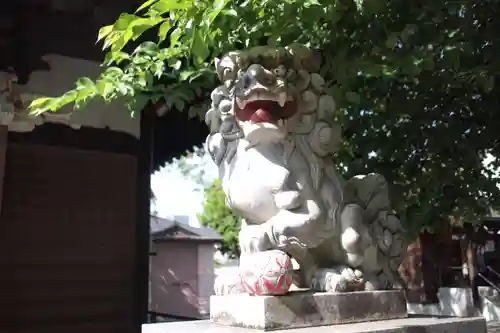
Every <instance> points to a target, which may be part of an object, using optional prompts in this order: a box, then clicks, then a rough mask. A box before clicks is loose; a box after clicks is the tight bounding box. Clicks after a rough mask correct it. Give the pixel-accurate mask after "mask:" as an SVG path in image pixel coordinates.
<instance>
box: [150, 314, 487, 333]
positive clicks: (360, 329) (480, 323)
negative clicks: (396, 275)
mask: <svg viewBox="0 0 500 333" xmlns="http://www.w3.org/2000/svg"><path fill="white" fill-rule="evenodd" d="M259 332H262V331H261V330H255V329H248V328H241V327H229V326H219V325H216V324H214V323H212V322H210V321H208V320H200V321H184V322H177V323H159V324H146V325H143V326H142V333H259ZM285 332H286V333H486V320H484V318H482V317H481V318H477V317H476V318H433V317H416V318H403V319H391V320H379V321H373V322H364V323H355V324H344V325H332V326H321V327H307V328H297V329H293V330H283V331H281V330H280V331H276V333H285Z"/></svg>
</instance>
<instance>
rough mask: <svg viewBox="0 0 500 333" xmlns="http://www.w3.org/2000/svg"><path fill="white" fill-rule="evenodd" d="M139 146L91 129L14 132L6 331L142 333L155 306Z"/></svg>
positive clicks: (5, 258)
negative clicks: (142, 219)
mask: <svg viewBox="0 0 500 333" xmlns="http://www.w3.org/2000/svg"><path fill="white" fill-rule="evenodd" d="M138 147H139V144H138V140H136V139H135V138H133V137H131V136H128V135H126V134H120V133H113V132H111V131H108V130H99V129H90V128H82V129H81V130H77V131H75V130H72V129H70V128H68V127H65V126H62V125H44V126H42V127H38V128H37V129H36V130H35V131H34V132H32V133H25V134H22V133H9V135H8V142H7V149H6V158H5V168H4V182H3V200H2V211H1V214H0V271H1V272H2V273H1V274H0V293H1V294H2V297H0V309H1V310H0V332H2V333H3V332H5V333H21V332H23V333H24V332H26V333H28V332H47V333H48V332H51V333H58V332H60V333H63V332H64V333H66V332H73V333H78V332H81V333H84V332H85V333H86V332H102V333H112V332H125V333H128V332H130V333H132V332H138V330H139V329H140V321H141V320H142V321H144V320H145V318H142V319H141V318H139V317H138V314H139V312H140V311H141V310H140V308H139V307H140V306H141V302H142V303H145V304H142V307H144V309H143V311H142V312H143V314H144V315H146V313H147V303H146V302H145V301H144V299H142V300H140V299H139V298H141V297H142V298H144V297H147V279H146V281H143V280H144V277H142V281H139V278H141V273H140V272H139V270H140V269H139V268H140V267H141V265H140V261H141V258H143V259H146V262H145V264H144V265H142V266H146V269H147V248H146V251H142V252H144V253H142V254H144V255H143V256H141V250H140V248H139V247H140V245H141V242H142V243H145V244H147V237H148V231H147V229H144V228H142V232H141V233H140V234H139V232H138V230H141V226H139V225H138V224H139V219H138V217H139V216H140V215H141V212H140V210H144V207H142V208H141V207H139V206H138V202H139V200H138V199H139V198H140V197H141V193H140V191H138V186H140V184H138V182H137V179H138V174H139V171H140V170H138V166H139V165H140V163H138V158H137V156H138V153H139V148H138ZM147 186H149V184H147ZM144 195H145V196H146V197H147V198H148V196H149V191H146V193H144ZM144 195H143V196H144ZM143 201H144V200H143ZM146 202H147V201H146ZM145 211H146V213H149V211H148V207H146V209H145ZM143 215H144V214H143ZM148 222H149V220H148ZM146 227H148V225H147V226H146ZM144 236H145V237H146V239H144V240H142V241H141V240H140V237H143V238H144ZM146 274H147V271H146ZM144 282H145V283H144ZM141 286H142V288H141Z"/></svg>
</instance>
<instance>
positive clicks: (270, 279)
mask: <svg viewBox="0 0 500 333" xmlns="http://www.w3.org/2000/svg"><path fill="white" fill-rule="evenodd" d="M243 260H246V262H245V263H242V265H241V268H240V272H239V274H240V277H241V283H242V284H243V288H244V289H245V291H246V292H247V293H248V294H250V295H256V296H263V295H283V294H286V293H288V291H289V290H290V287H291V286H292V279H293V265H292V260H291V258H290V256H289V255H287V254H286V253H285V252H283V251H280V250H270V251H263V252H255V253H254V254H252V255H251V256H246V257H245V258H243Z"/></svg>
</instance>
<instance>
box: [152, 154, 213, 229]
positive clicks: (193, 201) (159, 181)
mask: <svg viewBox="0 0 500 333" xmlns="http://www.w3.org/2000/svg"><path fill="white" fill-rule="evenodd" d="M186 163H188V164H189V165H193V166H195V171H194V173H196V172H197V171H198V170H203V171H204V172H205V173H204V177H203V182H205V183H210V182H211V181H213V180H214V179H215V178H216V177H217V168H216V166H215V164H214V163H213V162H212V160H211V159H210V157H209V156H208V155H204V156H202V157H199V156H196V155H194V156H193V157H191V158H187V159H186ZM178 165H179V163H178V161H174V162H173V163H171V164H168V165H166V166H165V167H164V168H162V169H160V170H159V171H157V172H155V173H154V174H153V175H152V176H151V188H152V190H153V192H154V194H155V196H156V205H155V206H154V207H153V208H152V210H155V211H156V212H157V215H158V216H159V217H177V219H178V220H179V222H184V223H188V224H190V225H192V226H195V227H198V226H199V223H198V219H197V215H198V214H199V213H201V210H202V207H203V187H202V186H200V185H199V184H198V183H197V182H196V181H195V180H193V179H192V178H191V177H187V176H185V175H183V174H182V172H181V171H180V169H179V167H178ZM180 216H187V218H183V217H180Z"/></svg>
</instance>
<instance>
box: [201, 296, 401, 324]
mask: <svg viewBox="0 0 500 333" xmlns="http://www.w3.org/2000/svg"><path fill="white" fill-rule="evenodd" d="M406 316H407V314H406V299H405V296H404V293H403V292H402V291H397V290H388V291H360V292H350V293H313V292H310V291H303V292H302V291H294V292H291V293H289V294H287V295H284V296H248V295H230V296H212V297H211V298H210V318H211V320H212V322H214V323H215V324H219V325H225V326H235V327H245V328H254V329H259V330H266V331H267V330H278V329H288V328H299V327H313V326H325V325H338V324H346V323H355V322H364V321H374V320H386V319H395V318H404V317H406Z"/></svg>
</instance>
